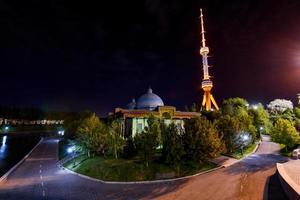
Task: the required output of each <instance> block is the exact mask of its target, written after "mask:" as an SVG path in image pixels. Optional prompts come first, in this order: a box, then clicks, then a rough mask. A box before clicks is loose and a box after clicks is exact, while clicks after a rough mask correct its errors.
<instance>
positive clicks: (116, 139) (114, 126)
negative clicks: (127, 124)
mask: <svg viewBox="0 0 300 200" xmlns="http://www.w3.org/2000/svg"><path fill="white" fill-rule="evenodd" d="M124 146H125V140H124V137H123V126H122V121H121V120H120V119H116V120H114V121H113V122H112V123H111V125H110V127H109V150H110V152H111V153H112V154H113V156H114V157H115V159H118V155H119V153H120V152H122V150H123V147H124Z"/></svg>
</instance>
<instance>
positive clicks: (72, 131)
mask: <svg viewBox="0 0 300 200" xmlns="http://www.w3.org/2000/svg"><path fill="white" fill-rule="evenodd" d="M92 114H93V113H91V112H89V111H84V112H78V113H73V114H72V115H70V116H69V117H67V118H66V119H65V120H64V129H65V134H64V138H65V139H75V138H76V137H77V135H78V128H79V126H80V124H81V123H82V122H83V121H84V119H86V118H88V117H91V116H92Z"/></svg>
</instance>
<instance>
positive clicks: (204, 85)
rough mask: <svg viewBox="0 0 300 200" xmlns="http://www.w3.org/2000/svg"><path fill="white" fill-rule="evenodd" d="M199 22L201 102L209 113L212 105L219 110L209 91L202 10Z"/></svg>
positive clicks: (207, 50) (210, 82) (207, 51)
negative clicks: (201, 73)
mask: <svg viewBox="0 0 300 200" xmlns="http://www.w3.org/2000/svg"><path fill="white" fill-rule="evenodd" d="M200 20H201V37H202V40H201V43H202V46H201V48H200V55H201V56H202V65H203V79H202V84H201V87H202V89H203V91H204V95H203V100H202V107H205V110H207V111H211V110H212V104H213V106H214V107H215V109H216V110H219V107H218V105H217V103H216V101H215V99H214V97H213V95H212V94H211V90H212V88H213V82H212V81H211V80H210V76H209V71H208V68H209V65H208V59H207V57H208V54H209V48H208V47H207V46H206V40H205V31H204V20H203V14H202V9H200Z"/></svg>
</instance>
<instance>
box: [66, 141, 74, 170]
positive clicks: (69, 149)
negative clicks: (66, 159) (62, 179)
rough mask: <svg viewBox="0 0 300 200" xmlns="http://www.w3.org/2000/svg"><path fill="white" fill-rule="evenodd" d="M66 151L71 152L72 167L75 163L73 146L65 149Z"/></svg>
mask: <svg viewBox="0 0 300 200" xmlns="http://www.w3.org/2000/svg"><path fill="white" fill-rule="evenodd" d="M67 152H68V153H70V154H72V160H73V168H74V167H75V165H76V163H75V146H72V147H69V148H68V149H67Z"/></svg>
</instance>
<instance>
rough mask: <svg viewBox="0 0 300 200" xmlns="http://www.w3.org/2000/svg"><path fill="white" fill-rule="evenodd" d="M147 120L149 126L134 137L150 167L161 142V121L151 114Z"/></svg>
mask: <svg viewBox="0 0 300 200" xmlns="http://www.w3.org/2000/svg"><path fill="white" fill-rule="evenodd" d="M147 122H148V126H147V127H145V130H144V131H143V132H142V133H140V134H137V135H136V136H135V137H134V143H135V145H136V148H137V150H138V152H139V153H140V155H141V157H142V159H143V161H144V162H145V164H146V166H147V167H148V166H149V163H150V162H151V161H152V158H153V156H154V154H155V151H156V148H157V147H158V146H159V144H160V142H161V130H160V123H159V121H158V119H156V118H155V117H154V116H150V117H149V118H148V121H147Z"/></svg>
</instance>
